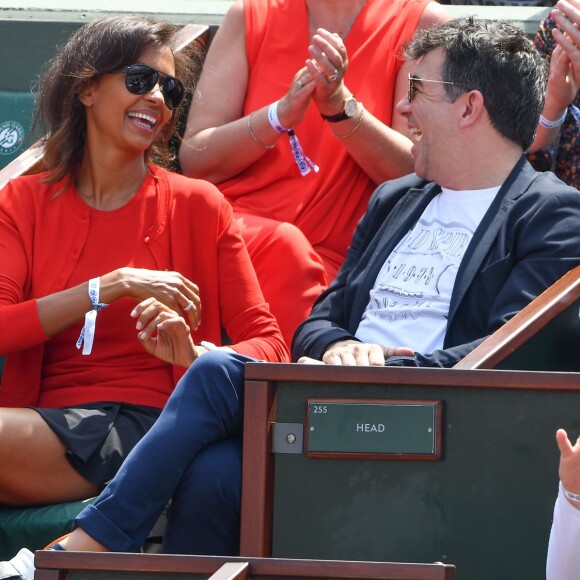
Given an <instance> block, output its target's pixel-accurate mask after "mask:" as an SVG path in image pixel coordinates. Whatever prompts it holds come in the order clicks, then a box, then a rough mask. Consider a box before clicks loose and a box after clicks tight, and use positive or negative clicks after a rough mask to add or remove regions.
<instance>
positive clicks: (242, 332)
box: [0, 17, 288, 506]
mask: <svg viewBox="0 0 580 580" xmlns="http://www.w3.org/2000/svg"><path fill="white" fill-rule="evenodd" d="M175 32H176V27H175V26H173V25H171V24H168V23H160V22H156V21H153V20H148V19H145V18H140V17H118V18H110V19H103V20H99V21H95V22H92V23H90V24H87V25H85V26H83V27H82V28H80V29H79V30H78V31H77V32H76V33H75V34H74V35H73V36H72V37H71V39H70V40H69V42H68V43H67V44H66V46H65V47H64V48H63V49H62V50H61V51H60V53H59V54H58V55H57V56H56V57H55V59H54V60H53V61H52V62H51V64H50V66H49V68H48V70H47V71H46V73H45V74H44V77H43V80H42V83H41V86H40V91H39V95H38V104H37V119H38V120H39V121H40V122H41V125H42V127H43V130H44V131H45V133H43V134H45V135H46V137H45V139H44V151H45V153H44V158H43V160H42V164H43V171H42V172H41V173H39V174H36V175H29V176H23V177H19V178H17V179H15V180H13V181H11V182H10V183H8V184H7V185H6V186H5V188H4V189H3V190H2V191H1V192H0V262H1V263H2V272H1V274H0V353H1V354H4V355H6V360H5V366H4V371H3V376H2V386H1V387H0V405H1V406H2V408H0V465H1V466H2V468H1V469H0V503H2V504H8V505H15V506H16V505H32V504H49V503H56V502H64V501H71V500H78V499H84V498H87V497H91V496H93V495H95V494H97V493H98V492H99V491H101V490H102V489H103V488H104V486H105V485H106V484H107V482H109V481H110V480H111V479H112V477H113V476H114V475H115V473H116V472H117V470H118V468H119V466H120V465H121V463H122V462H123V460H124V458H125V457H126V456H127V454H128V453H129V451H130V450H131V449H132V448H133V447H134V445H135V444H136V443H137V442H138V441H139V440H140V439H141V438H142V437H143V435H144V434H145V433H146V432H147V431H148V430H149V428H150V427H151V426H152V425H153V423H154V422H155V421H156V419H157V418H158V417H159V415H160V413H161V409H162V408H163V407H164V405H165V404H166V402H167V400H168V398H169V397H170V395H171V394H172V393H174V392H177V391H174V389H177V390H179V389H181V390H182V391H183V390H185V391H187V392H188V393H189V394H193V395H195V396H198V395H197V393H198V390H199V389H200V388H201V387H200V386H199V383H200V382H202V381H199V380H198V379H197V378H196V377H197V376H198V374H199V373H200V372H201V371H202V370H203V369H204V368H205V373H206V375H207V377H205V379H204V380H205V383H206V386H207V384H208V382H209V383H211V384H210V387H211V389H212V396H214V395H215V396H219V395H220V393H222V392H223V391H225V392H226V395H224V397H226V396H231V393H230V392H229V390H228V389H230V387H229V385H228V384H227V381H226V382H224V381H222V380H221V379H222V376H221V375H218V373H216V372H213V374H212V371H210V370H208V369H211V368H212V365H213V366H214V367H217V369H218V370H222V369H223V368H225V367H224V363H223V360H224V359H227V361H230V360H233V361H235V364H237V365H238V366H239V365H240V364H243V361H245V360H246V359H247V357H254V358H257V359H260V360H268V361H280V360H281V361H284V360H287V357H288V354H287V350H286V347H285V345H284V342H283V340H282V337H281V335H280V331H279V329H278V326H277V324H276V321H275V319H274V318H273V316H272V315H271V313H270V312H269V310H268V306H267V304H266V303H265V302H264V299H263V296H262V293H261V291H260V289H259V286H258V283H257V280H256V277H255V274H254V271H253V269H252V267H251V263H250V260H249V257H248V254H247V251H246V248H245V246H244V243H243V241H242V238H241V236H240V234H239V231H238V227H237V224H236V222H235V220H234V219H233V216H232V210H231V207H230V205H229V204H228V203H227V202H226V201H225V200H224V199H223V197H222V196H221V194H220V193H219V192H218V190H217V189H216V188H215V186H213V185H211V184H210V183H208V182H205V181H200V180H193V179H189V178H186V177H184V176H181V175H178V174H176V173H172V172H170V171H167V170H166V169H163V168H162V166H168V165H169V164H170V161H171V159H170V155H169V148H168V146H167V142H168V139H169V138H170V137H171V136H172V134H173V129H174V121H175V115H176V113H177V110H178V108H179V106H180V104H181V102H182V97H183V94H184V87H183V84H182V82H181V81H180V80H178V79H179V78H183V75H184V74H185V72H186V70H187V67H188V66H189V65H190V61H189V60H187V61H185V60H184V57H183V56H180V54H174V53H173V51H172V48H171V47H172V44H171V43H172V38H173V35H174V33H175ZM202 306H203V314H202ZM222 332H225V333H226V334H227V336H228V337H229V339H230V340H231V342H232V344H230V345H229V346H228V347H216V346H215V345H214V343H215V344H217V345H219V344H220V342H221V340H222V339H221V336H222ZM204 341H207V342H204ZM200 344H201V345H200ZM209 350H212V351H214V350H215V351H216V352H215V353H214V352H211V353H210V352H208V351H209ZM222 351H226V352H222ZM226 354H227V356H226ZM198 358H199V359H200V360H199V361H197V362H195V363H194V361H196V359H198ZM192 363H194V364H192ZM190 365H191V366H190ZM200 369H201V370H200ZM196 373H197V374H196ZM178 381H179V382H178ZM211 381H213V383H212V382H211ZM220 381H221V382H220ZM214 383H216V384H214ZM176 384H177V385H178V386H177V387H176ZM208 388H209V387H208ZM193 395H192V396H193ZM178 397H179V395H178ZM182 402H183V401H182ZM236 404H237V401H236ZM218 406H219V405H217V406H216V405H212V406H210V405H209V404H208V403H207V401H201V402H198V403H196V407H195V409H193V410H192V411H191V412H190V413H189V421H193V422H195V417H198V416H199V417H200V419H199V421H200V424H201V425H202V426H205V427H207V423H208V422H210V421H211V418H213V417H215V416H216V414H219V412H220V409H218ZM204 421H205V423H204ZM222 423H226V419H224V420H223V421H222ZM229 435H232V436H233V437H234V438H235V435H236V432H235V429H234V428H233V427H232V428H231V429H230V430H228V431H227V433H225V434H221V435H220V436H219V438H227V437H228V436H229ZM204 437H205V438H204ZM212 437H213V435H211V434H207V433H206V432H204V434H203V437H202V436H201V435H200V438H199V441H198V443H199V445H198V448H199V449H201V448H203V445H205V444H206V443H210V442H211V441H212ZM234 445H237V442H234Z"/></svg>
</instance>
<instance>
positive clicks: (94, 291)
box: [77, 278, 108, 355]
mask: <svg viewBox="0 0 580 580" xmlns="http://www.w3.org/2000/svg"><path fill="white" fill-rule="evenodd" d="M100 283H101V279H100V278H91V279H90V280H89V298H90V299H91V305H92V308H91V309H90V310H89V311H88V312H87V313H86V314H85V324H84V326H83V328H82V330H81V334H80V336H79V338H78V340H77V348H81V346H82V347H83V352H82V354H84V355H88V354H91V352H92V350H93V342H94V340H95V328H96V324H97V314H98V313H99V311H101V310H103V308H106V307H107V306H108V305H107V304H102V303H100V302H99V288H100Z"/></svg>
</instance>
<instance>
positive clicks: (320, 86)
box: [306, 28, 350, 115]
mask: <svg viewBox="0 0 580 580" xmlns="http://www.w3.org/2000/svg"><path fill="white" fill-rule="evenodd" d="M308 52H309V54H310V58H309V59H308V60H307V61H306V69H307V70H308V73H309V74H310V77H311V78H312V81H313V83H314V85H315V89H314V92H313V94H312V100H313V101H314V102H315V103H316V106H317V107H318V109H319V110H320V112H321V113H322V114H323V115H335V114H337V113H340V111H341V110H342V106H343V102H344V99H345V98H346V97H347V96H348V95H350V92H349V91H348V89H347V88H346V87H345V85H344V82H343V79H344V75H345V74H346V70H347V68H348V56H347V53H346V47H345V45H344V42H343V41H342V38H341V37H340V36H339V35H338V34H336V33H331V32H328V30H325V29H324V28H319V29H318V30H317V31H316V34H315V35H314V36H313V37H312V44H311V45H310V46H309V47H308Z"/></svg>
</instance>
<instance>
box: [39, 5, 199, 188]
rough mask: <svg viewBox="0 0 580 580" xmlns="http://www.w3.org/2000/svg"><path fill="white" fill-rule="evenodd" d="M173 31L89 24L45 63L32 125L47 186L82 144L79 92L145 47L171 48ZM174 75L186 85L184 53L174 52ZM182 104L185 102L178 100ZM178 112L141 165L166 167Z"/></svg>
mask: <svg viewBox="0 0 580 580" xmlns="http://www.w3.org/2000/svg"><path fill="white" fill-rule="evenodd" d="M177 30H179V27H178V26H177V25H174V24H170V23H168V22H159V21H156V20H153V19H150V18H144V17H140V16H120V17H112V18H104V19H100V20H95V21H93V22H90V23H89V24H85V25H84V26H82V27H81V28H79V29H78V30H77V31H76V32H75V33H74V34H73V35H72V36H71V38H70V39H69V41H68V42H67V43H66V45H65V46H64V47H63V48H62V49H61V50H60V51H59V53H58V54H57V55H56V56H55V57H54V59H53V60H52V61H50V63H49V64H48V67H47V68H46V70H45V72H44V74H43V75H42V77H41V80H40V87H39V91H38V99H37V105H36V113H35V119H34V125H35V127H37V126H39V127H40V129H41V131H42V134H43V135H44V138H43V141H44V158H43V169H45V170H47V171H48V172H49V177H48V178H47V182H55V181H58V180H60V179H62V178H63V177H64V176H65V175H66V174H67V173H68V172H70V171H71V170H72V169H73V168H74V167H75V166H77V165H78V163H79V162H80V160H81V158H82V156H83V153H84V150H85V140H86V118H85V109H84V106H83V105H82V103H81V102H80V100H79V94H80V93H81V92H82V90H83V89H84V87H86V85H87V83H88V82H89V81H90V80H91V79H94V78H95V77H97V76H98V75H99V74H101V73H103V72H106V71H114V70H119V69H121V68H123V67H125V66H128V65H130V64H134V63H135V62H137V59H138V58H139V56H140V55H141V54H142V53H143V52H144V51H145V50H146V49H147V48H149V47H153V48H163V47H168V48H170V49H172V51H173V46H172V40H173V38H174V35H175V33H176V31H177ZM173 54H174V58H175V75H176V77H177V78H179V79H180V80H181V81H182V82H183V84H184V86H185V87H189V86H190V84H191V83H190V82H189V79H190V78H191V75H192V73H191V70H190V67H189V66H188V62H189V59H188V57H187V55H186V54H185V53H184V54H181V53H179V52H177V53H176V52H174V51H173ZM184 101H185V99H184ZM179 113H180V110H179V109H177V110H175V111H174V112H173V115H172V118H171V120H170V121H169V123H167V125H166V126H165V127H164V129H163V131H162V132H161V134H160V135H159V138H158V139H157V140H156V141H155V142H154V143H153V144H152V145H151V147H150V148H149V149H148V150H147V151H146V152H145V158H146V161H148V162H149V161H150V162H153V163H156V164H158V165H161V166H164V167H169V166H170V164H171V161H172V158H173V157H174V155H172V153H171V152H170V148H169V147H168V142H169V139H170V138H171V136H172V135H173V133H174V131H175V122H176V119H177V118H178V116H179Z"/></svg>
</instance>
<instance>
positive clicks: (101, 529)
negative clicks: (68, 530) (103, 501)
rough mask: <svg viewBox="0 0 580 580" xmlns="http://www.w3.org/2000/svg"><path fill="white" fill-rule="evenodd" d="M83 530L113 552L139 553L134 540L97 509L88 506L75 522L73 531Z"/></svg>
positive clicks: (139, 547) (138, 547)
mask: <svg viewBox="0 0 580 580" xmlns="http://www.w3.org/2000/svg"><path fill="white" fill-rule="evenodd" d="M75 528H82V530H83V531H84V532H86V533H87V534H88V535H89V536H91V538H93V540H96V541H97V542H99V543H100V544H103V546H105V548H107V549H108V550H110V551H111V552H139V550H140V549H141V546H136V545H135V542H134V541H133V539H132V538H130V537H129V536H127V535H126V534H125V533H124V532H123V531H122V530H120V529H119V528H118V527H117V525H116V524H115V523H114V522H112V521H110V520H109V519H107V518H106V517H105V516H104V515H103V514H102V513H101V512H100V511H99V510H98V509H97V508H95V507H94V506H92V505H90V506H87V507H86V508H85V509H84V510H83V511H82V512H81V513H80V514H79V515H78V516H77V517H76V518H75V520H74V522H73V530H74V529H75Z"/></svg>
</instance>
